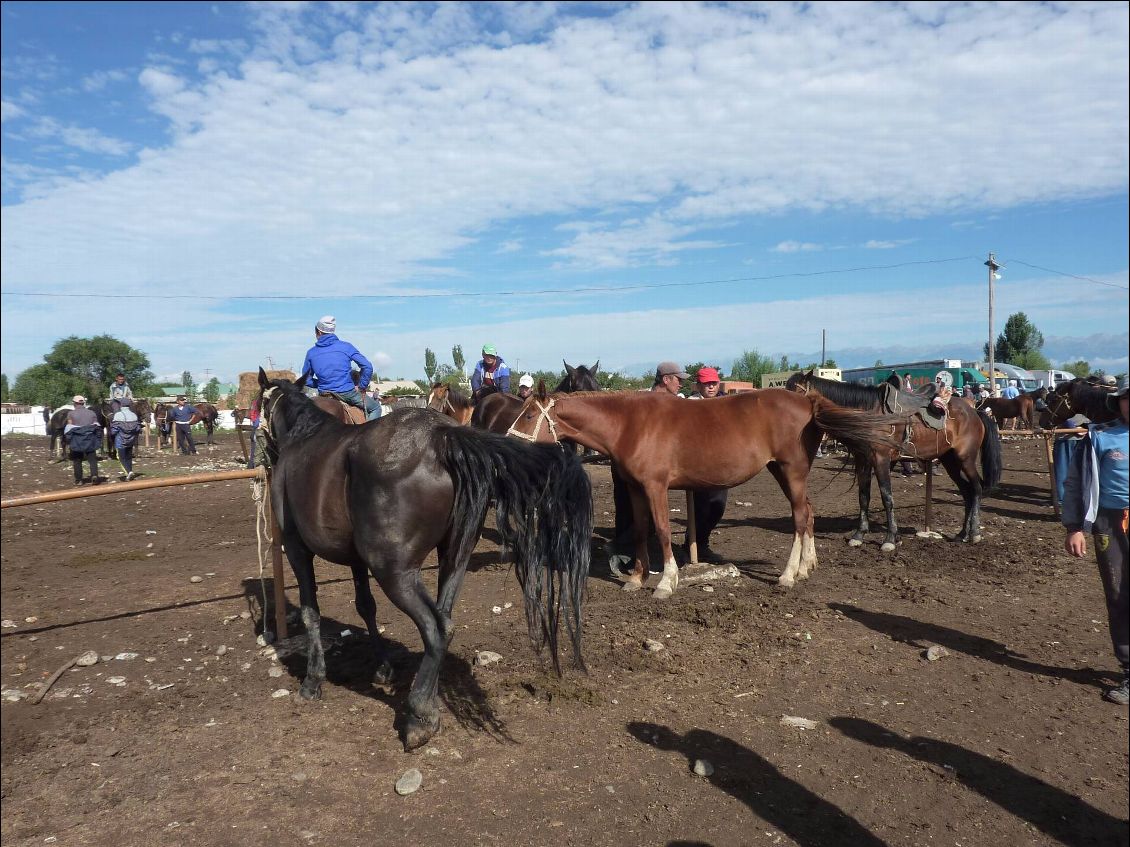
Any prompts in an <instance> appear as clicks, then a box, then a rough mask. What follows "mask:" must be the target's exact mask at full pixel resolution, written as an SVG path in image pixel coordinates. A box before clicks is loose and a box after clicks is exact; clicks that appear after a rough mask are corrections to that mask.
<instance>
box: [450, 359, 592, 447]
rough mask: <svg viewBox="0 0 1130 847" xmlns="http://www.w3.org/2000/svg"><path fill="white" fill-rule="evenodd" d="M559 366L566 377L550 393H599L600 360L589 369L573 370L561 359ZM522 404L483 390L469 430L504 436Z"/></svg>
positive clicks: (509, 395)
mask: <svg viewBox="0 0 1130 847" xmlns="http://www.w3.org/2000/svg"><path fill="white" fill-rule="evenodd" d="M561 363H562V364H563V365H565V376H563V377H562V378H561V381H560V382H559V383H557V388H555V389H553V393H555V394H558V393H565V394H575V393H576V392H578V391H600V383H599V382H597V381H596V372H597V370H598V369H599V368H600V360H599V359H597V362H596V364H595V365H593V366H592V367H591V368H588V367H586V366H585V365H577V367H573V366H572V365H570V364H569V363H568V362H566V361H565V360H564V359H563V360H562V361H561ZM524 402H525V401H524V400H523V399H522V398H520V397H518V396H517V395H515V394H505V393H503V392H500V391H498V389H497V388H495V389H486V388H484V389H483V392H482V393H481V394H480V395H479V402H478V403H476V404H475V409H474V413H473V414H472V416H471V426H477V427H479V428H480V429H486V430H489V431H490V432H497V433H499V434H500V435H505V434H506V432H507V431H508V430H509V429H510V425H511V424H512V423H514V420H515V419H516V418H517V417H518V414H519V412H520V411H521V410H522V404H523V403H524Z"/></svg>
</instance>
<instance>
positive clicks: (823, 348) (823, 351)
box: [820, 329, 828, 368]
mask: <svg viewBox="0 0 1130 847" xmlns="http://www.w3.org/2000/svg"><path fill="white" fill-rule="evenodd" d="M827 354H828V330H826V329H822V330H820V367H821V368H823V367H824V362H826V361H827V360H828V355H827Z"/></svg>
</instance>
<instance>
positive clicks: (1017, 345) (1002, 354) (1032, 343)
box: [984, 312, 1050, 370]
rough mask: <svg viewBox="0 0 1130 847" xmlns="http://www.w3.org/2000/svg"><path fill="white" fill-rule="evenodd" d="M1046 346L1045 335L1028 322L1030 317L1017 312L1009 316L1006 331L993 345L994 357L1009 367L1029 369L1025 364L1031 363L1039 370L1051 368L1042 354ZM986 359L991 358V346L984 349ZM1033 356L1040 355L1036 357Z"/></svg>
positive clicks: (1005, 325)
mask: <svg viewBox="0 0 1130 847" xmlns="http://www.w3.org/2000/svg"><path fill="white" fill-rule="evenodd" d="M1043 346H1044V335H1043V333H1041V332H1040V331H1039V330H1038V329H1036V327H1035V325H1034V324H1033V323H1032V322H1031V321H1030V320H1028V316H1027V315H1025V314H1024V313H1023V312H1016V313H1015V314H1012V315H1009V316H1008V320H1007V321H1005V322H1004V331H1003V332H1002V333H1001V334H1000V335H998V336H997V341H996V344H994V345H993V357H994V360H995V361H997V362H1003V363H1006V364H1009V365H1016V366H1017V367H1021V368H1028V365H1027V364H1024V363H1025V362H1029V363H1031V364H1032V366H1033V367H1035V368H1036V369H1037V370H1040V369H1044V368H1047V367H1050V365H1049V364H1047V362H1048V360H1047V359H1046V358H1045V357H1044V355H1043V354H1042V353H1040V348H1041V347H1043ZM984 351H985V358H986V359H987V358H988V357H989V345H988V344H986V345H985V347H984ZM1032 354H1039V355H1038V356H1034V355H1032Z"/></svg>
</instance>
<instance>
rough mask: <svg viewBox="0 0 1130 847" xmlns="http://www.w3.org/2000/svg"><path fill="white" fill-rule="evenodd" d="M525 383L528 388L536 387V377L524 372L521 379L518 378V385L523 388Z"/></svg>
mask: <svg viewBox="0 0 1130 847" xmlns="http://www.w3.org/2000/svg"><path fill="white" fill-rule="evenodd" d="M523 385H524V386H525V387H526V388H533V387H534V378H533V377H532V376H530V375H529V374H522V378H521V379H520V380H518V387H519V388H521V387H522V386H523Z"/></svg>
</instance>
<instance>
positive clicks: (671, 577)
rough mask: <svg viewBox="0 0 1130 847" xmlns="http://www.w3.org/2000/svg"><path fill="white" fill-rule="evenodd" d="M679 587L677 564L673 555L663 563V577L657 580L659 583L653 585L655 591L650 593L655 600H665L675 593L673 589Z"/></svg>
mask: <svg viewBox="0 0 1130 847" xmlns="http://www.w3.org/2000/svg"><path fill="white" fill-rule="evenodd" d="M678 587H679V565H678V564H677V563H676V562H675V557H674V556H672V557H671V558H670V559H668V560H667V561H666V562H664V563H663V578H662V579H660V580H659V585H657V586H655V593H654V594H653V595H652V596H653V597H655V598H656V599H657V600H666V599H667V598H668V597H670V596H671V595H672V594H674V593H675V589H676V588H678Z"/></svg>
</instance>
